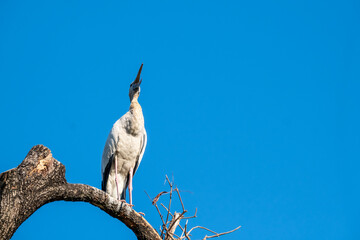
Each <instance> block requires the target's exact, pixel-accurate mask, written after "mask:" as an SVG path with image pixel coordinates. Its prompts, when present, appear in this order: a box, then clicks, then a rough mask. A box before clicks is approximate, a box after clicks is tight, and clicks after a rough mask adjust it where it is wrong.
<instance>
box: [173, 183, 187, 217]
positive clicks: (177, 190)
mask: <svg viewBox="0 0 360 240" xmlns="http://www.w3.org/2000/svg"><path fill="white" fill-rule="evenodd" d="M175 191H176V192H177V194H178V196H179V199H180V202H181V206H182V209H183V211H185V207H184V203H183V201H182V199H181V196H180V192H179V189H178V188H177V187H176V188H175Z"/></svg>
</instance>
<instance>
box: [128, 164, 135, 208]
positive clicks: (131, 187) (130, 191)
mask: <svg viewBox="0 0 360 240" xmlns="http://www.w3.org/2000/svg"><path fill="white" fill-rule="evenodd" d="M133 171H134V169H133V168H130V171H129V201H130V206H132V189H133V186H132V178H133Z"/></svg>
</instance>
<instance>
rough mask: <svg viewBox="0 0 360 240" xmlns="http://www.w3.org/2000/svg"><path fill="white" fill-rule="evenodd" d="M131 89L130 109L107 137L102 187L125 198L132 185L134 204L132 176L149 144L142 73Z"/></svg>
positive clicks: (112, 194) (103, 157)
mask: <svg viewBox="0 0 360 240" xmlns="http://www.w3.org/2000/svg"><path fill="white" fill-rule="evenodd" d="M142 67H143V64H141V66H140V69H139V72H138V74H137V76H136V78H135V80H134V82H132V83H131V85H130V89H129V97H130V102H131V103H130V109H129V111H128V112H127V113H125V115H123V116H122V117H121V118H120V119H119V120H117V121H116V122H115V124H114V125H113V127H112V129H111V131H110V134H109V136H108V138H107V140H106V143H105V147H104V152H103V155H102V162H101V172H102V184H101V185H102V190H104V191H106V192H107V193H108V194H110V195H111V196H113V197H115V198H117V199H118V200H125V198H126V188H127V187H129V200H130V205H132V179H133V176H134V174H135V172H136V170H137V169H138V167H139V165H140V162H141V159H142V157H143V155H144V151H145V147H146V141H147V137H146V131H145V127H144V116H143V113H142V109H141V106H140V104H139V102H138V98H139V95H140V84H141V82H142V79H141V80H140V73H141V69H142Z"/></svg>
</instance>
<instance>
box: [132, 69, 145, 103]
mask: <svg viewBox="0 0 360 240" xmlns="http://www.w3.org/2000/svg"><path fill="white" fill-rule="evenodd" d="M142 67H143V64H141V66H140V69H139V72H138V74H137V76H136V78H135V80H134V81H133V82H132V83H131V84H130V89H129V97H130V101H132V100H133V99H134V98H136V99H137V98H138V97H139V95H140V84H141V82H142V79H140V74H141V70H142Z"/></svg>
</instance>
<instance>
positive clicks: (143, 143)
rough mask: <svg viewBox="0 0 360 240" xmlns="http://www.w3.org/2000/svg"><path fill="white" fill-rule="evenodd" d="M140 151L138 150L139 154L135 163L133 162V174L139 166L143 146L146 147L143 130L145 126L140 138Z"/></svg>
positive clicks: (143, 149)
mask: <svg viewBox="0 0 360 240" xmlns="http://www.w3.org/2000/svg"><path fill="white" fill-rule="evenodd" d="M140 141H141V142H140V152H139V156H138V159H137V160H136V163H135V167H134V174H135V172H136V170H137V169H138V168H139V166H140V163H141V160H142V158H143V156H144V152H145V148H146V143H147V135H146V131H145V128H144V133H143V135H142V138H141V140H140Z"/></svg>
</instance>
